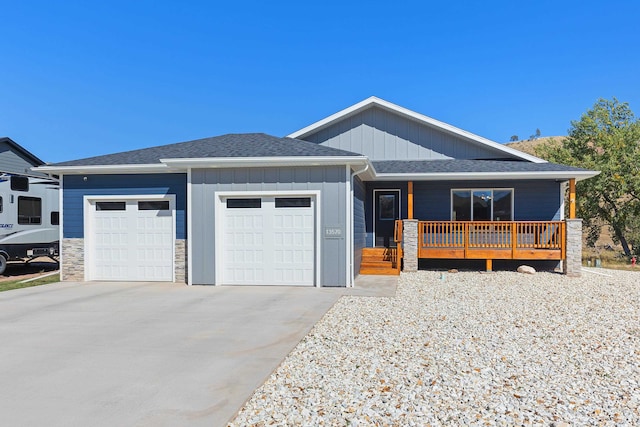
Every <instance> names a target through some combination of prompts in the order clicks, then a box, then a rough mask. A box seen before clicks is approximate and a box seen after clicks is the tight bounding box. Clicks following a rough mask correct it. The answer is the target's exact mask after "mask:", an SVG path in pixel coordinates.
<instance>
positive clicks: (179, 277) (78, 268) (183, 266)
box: [61, 239, 187, 283]
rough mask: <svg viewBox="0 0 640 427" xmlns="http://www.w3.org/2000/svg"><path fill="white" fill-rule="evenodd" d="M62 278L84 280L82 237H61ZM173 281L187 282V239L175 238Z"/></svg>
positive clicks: (71, 280) (76, 280)
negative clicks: (174, 277)
mask: <svg viewBox="0 0 640 427" xmlns="http://www.w3.org/2000/svg"><path fill="white" fill-rule="evenodd" d="M61 250H62V267H61V268H62V278H61V280H64V281H68V282H82V281H84V239H62V248H61ZM174 260H175V276H176V279H175V281H176V282H177V283H186V282H187V241H186V240H184V239H176V245H175V258H174Z"/></svg>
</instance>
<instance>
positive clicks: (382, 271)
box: [360, 265, 400, 276]
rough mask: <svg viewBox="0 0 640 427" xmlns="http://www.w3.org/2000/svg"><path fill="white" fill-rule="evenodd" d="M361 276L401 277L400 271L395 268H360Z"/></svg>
mask: <svg viewBox="0 0 640 427" xmlns="http://www.w3.org/2000/svg"><path fill="white" fill-rule="evenodd" d="M360 274H371V275H375V276H399V275H400V271H399V270H396V269H395V268H379V267H365V266H362V265H361V266H360Z"/></svg>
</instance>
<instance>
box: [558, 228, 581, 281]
mask: <svg viewBox="0 0 640 427" xmlns="http://www.w3.org/2000/svg"><path fill="white" fill-rule="evenodd" d="M566 225H567V231H566V236H567V239H566V241H565V247H566V256H565V259H564V261H563V265H562V271H563V272H564V274H566V275H567V276H574V277H578V276H580V275H581V274H582V273H581V268H582V219H580V218H578V219H567V220H566Z"/></svg>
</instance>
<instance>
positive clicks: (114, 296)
mask: <svg viewBox="0 0 640 427" xmlns="http://www.w3.org/2000/svg"><path fill="white" fill-rule="evenodd" d="M346 292H348V291H347V290H344V289H330V288H324V289H310V288H286V287H207V286H192V287H187V286H184V285H179V284H167V283H88V284H87V283H85V284H80V283H57V284H52V285H45V286H39V287H34V288H28V289H20V290H15V291H10V292H2V293H0V414H1V415H0V418H1V419H2V424H3V425H15V426H36V425H47V426H87V425H92V426H114V425H118V426H133V425H135V426H192V425H193V426H200V425H202V426H205V425H206V426H220V425H225V423H226V422H227V421H229V419H230V418H231V417H232V416H233V415H234V414H235V412H236V411H237V410H238V409H239V408H240V407H241V406H242V404H243V403H244V401H245V400H246V399H247V398H249V397H250V395H251V393H252V392H253V390H254V389H255V388H256V387H258V386H259V385H260V384H261V383H262V382H264V380H265V379H266V378H267V377H268V376H269V374H270V373H271V372H272V371H273V370H274V369H275V368H276V367H277V366H278V365H279V364H280V362H281V361H282V359H283V358H284V357H285V356H286V355H287V354H288V353H289V352H290V351H291V350H292V349H293V347H294V346H295V345H296V344H297V343H298V342H299V341H300V339H301V338H302V337H304V336H305V335H306V333H307V332H308V331H309V330H310V328H311V327H312V326H313V325H314V324H315V323H316V322H317V321H318V320H319V319H320V318H321V317H322V315H323V314H324V313H325V312H326V311H327V310H328V309H329V308H330V307H331V306H332V305H333V304H334V302H335V301H336V300H337V299H338V298H339V297H340V296H341V295H343V294H344V293H346Z"/></svg>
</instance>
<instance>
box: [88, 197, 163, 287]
mask: <svg viewBox="0 0 640 427" xmlns="http://www.w3.org/2000/svg"><path fill="white" fill-rule="evenodd" d="M96 203H101V202H96ZM108 203H111V202H107V204H108ZM119 203H120V205H121V206H122V208H123V209H124V210H122V209H119V210H96V209H95V207H96V206H95V205H94V204H92V205H90V208H91V207H93V208H94V209H91V218H90V221H91V226H92V230H91V236H92V244H91V245H90V254H89V260H88V262H90V264H91V271H92V273H91V277H90V278H91V279H92V280H139V281H171V280H173V250H174V249H173V247H174V236H175V231H174V225H173V224H174V213H173V212H174V211H173V207H171V208H170V209H165V208H164V207H165V206H169V201H168V200H167V201H160V202H158V201H155V200H154V201H143V202H139V200H133V199H132V200H127V201H126V202H125V203H124V204H123V202H119ZM114 205H115V204H114ZM120 205H119V206H118V208H120ZM153 206H161V208H160V209H155V210H154V209H153ZM140 207H142V208H140Z"/></svg>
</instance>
